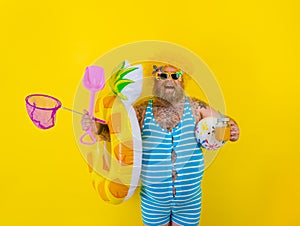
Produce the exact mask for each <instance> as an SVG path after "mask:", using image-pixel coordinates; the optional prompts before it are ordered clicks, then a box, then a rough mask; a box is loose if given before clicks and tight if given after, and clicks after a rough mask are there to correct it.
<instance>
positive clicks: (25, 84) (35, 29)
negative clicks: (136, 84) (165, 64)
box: [0, 0, 300, 226]
mask: <svg viewBox="0 0 300 226" xmlns="http://www.w3.org/2000/svg"><path fill="white" fill-rule="evenodd" d="M299 9H300V7H299V1H298V0H285V1H283V0H282V1H279V0H273V1H271V0H266V1H261V0H252V1H246V2H245V1H238V0H231V1H196V0H195V1H189V0H186V1H172V2H171V1H170V2H164V1H156V0H154V1H147V2H145V1H127V2H125V1H124V2H121V1H118V2H117V1H105V2H104V1H101V0H98V1H88V0H87V1H58V0H54V1H46V2H43V1H16V0H10V1H8V0H1V1H0V21H1V22H0V23H1V36H0V48H1V49H0V53H1V59H0V64H1V68H0V70H1V82H0V84H1V89H0V90H1V127H2V129H1V144H2V145H1V148H0V150H1V152H0V153H1V156H0V176H1V177H0V225H3V226H4V225H5V226H9V225H22V226H27V225H28V226H34V225H39V226H40V225H74V226H75V225H128V226H132V225H141V213H140V208H139V205H140V203H139V196H138V194H135V195H134V197H133V198H132V199H130V200H129V201H128V202H126V203H125V204H122V205H120V206H112V205H108V204H105V203H103V202H102V201H101V200H100V198H99V197H98V196H97V194H96V193H95V191H94V190H93V188H92V186H91V183H90V178H89V174H88V171H87V166H86V164H85V162H84V161H83V158H82V157H81V154H80V152H79V151H78V148H77V145H76V142H75V140H74V135H73V129H72V115H71V113H69V112H67V111H64V110H60V111H59V112H58V115H57V116H58V117H57V121H56V126H55V127H54V128H52V129H51V130H46V131H42V130H39V129H37V128H35V127H34V125H33V124H32V122H31V121H30V120H29V118H28V116H27V113H26V110H25V101H24V98H25V97H26V96H27V95H28V94H31V93H46V94H49V95H53V96H55V97H57V98H59V99H61V100H62V102H63V105H64V106H66V107H72V104H73V98H74V93H75V92H76V89H77V85H78V84H79V83H80V79H81V76H82V75H83V71H84V68H85V67H86V66H87V65H90V64H92V63H93V62H94V61H95V60H96V59H97V58H98V57H99V56H101V55H103V54H104V53H106V52H107V51H109V50H111V49H112V48H115V47H117V46H119V45H122V44H126V43H128V42H133V41H138V40H149V39H150V40H164V41H170V42H174V43H176V44H179V45H183V46H185V47H186V48H188V49H190V50H192V51H194V52H195V53H196V54H198V55H199V56H200V57H201V58H202V59H203V60H204V61H205V62H206V63H207V64H208V65H209V67H210V68H211V70H212V71H213V72H214V74H215V76H216V79H217V80H218V82H219V84H220V86H221V87H222V90H223V93H224V97H225V101H226V107H227V113H228V114H229V115H230V116H232V117H234V118H235V119H236V120H237V121H238V122H239V125H240V127H241V138H240V141H238V142H237V143H232V144H228V145H226V146H225V147H224V148H223V149H222V150H221V152H220V154H219V155H218V157H217V159H216V160H215V161H214V163H213V164H212V165H211V166H210V167H209V168H208V169H207V170H206V173H205V176H204V181H203V211H202V216H201V225H202V226H205V225H206V226H253V225H256V226H268V225H270V226H277V225H288V226H296V225H300V217H299V212H300V211H299V210H300V208H299V202H300V195H299V190H300V183H299V172H300V168H299V156H300V154H299V143H298V141H299V140H298V135H299V127H300V123H299V122H300V119H299V113H300V111H299V100H300V95H299V82H300V79H299V77H300V76H299V58H300V54H299V52H300V48H299V39H300V37H299V22H300V20H299V19H300V18H299V16H298V15H299ZM297 14H298V15H297ZM297 129H298V130H297Z"/></svg>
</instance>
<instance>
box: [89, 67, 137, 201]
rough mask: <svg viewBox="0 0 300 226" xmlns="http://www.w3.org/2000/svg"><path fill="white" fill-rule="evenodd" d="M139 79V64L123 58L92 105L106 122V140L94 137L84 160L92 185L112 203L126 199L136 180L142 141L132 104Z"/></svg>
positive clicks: (131, 191) (133, 189) (103, 197)
mask: <svg viewBox="0 0 300 226" xmlns="http://www.w3.org/2000/svg"><path fill="white" fill-rule="evenodd" d="M141 80H142V67H141V66H140V65H137V66H134V67H133V66H132V67H130V66H129V65H128V63H127V62H126V61H124V62H123V64H122V66H121V69H120V70H118V71H117V72H116V73H115V74H113V75H112V76H111V78H110V80H109V81H108V85H109V88H110V92H108V94H106V95H101V93H100V97H98V100H97V104H96V112H95V115H96V117H98V118H101V119H103V120H105V121H106V123H107V126H108V128H109V135H110V141H103V140H100V139H98V142H97V148H96V150H94V151H90V152H89V153H87V161H88V165H89V172H90V173H91V175H92V183H93V187H94V188H95V190H96V191H97V193H98V194H99V196H100V197H101V198H102V199H103V200H104V201H106V202H109V203H112V204H119V203H122V202H124V201H126V200H127V199H128V198H130V197H131V196H132V195H133V193H134V191H135V189H136V187H137V186H138V182H139V177H140V172H141V161H142V140H141V134H140V127H139V124H138V120H137V118H136V113H135V110H134V108H133V106H132V103H133V102H134V101H135V100H136V99H137V98H138V97H139V95H140V93H141V89H142V81H141ZM124 84H125V86H124ZM126 84H127V86H126ZM118 85H119V86H118ZM120 87H121V88H120ZM99 172H101V173H99Z"/></svg>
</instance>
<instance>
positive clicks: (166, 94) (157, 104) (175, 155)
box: [82, 65, 239, 226]
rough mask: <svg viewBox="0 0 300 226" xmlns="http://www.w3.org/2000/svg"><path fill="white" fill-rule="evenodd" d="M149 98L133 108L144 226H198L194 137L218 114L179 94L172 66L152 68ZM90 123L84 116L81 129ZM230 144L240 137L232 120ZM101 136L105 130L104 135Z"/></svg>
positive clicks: (198, 161) (198, 153) (198, 157)
mask: <svg viewBox="0 0 300 226" xmlns="http://www.w3.org/2000/svg"><path fill="white" fill-rule="evenodd" d="M153 68H154V69H155V71H154V72H153V74H155V81H154V87H153V97H152V98H150V99H149V100H147V101H145V102H143V103H141V104H138V105H137V106H135V111H136V114H137V118H138V121H139V125H140V128H141V135H142V142H143V157H142V171H141V193H140V194H141V202H142V217H143V223H144V225H146V226H158V225H163V226H167V225H172V226H177V225H195V226H196V225H199V221H200V213H201V196H202V192H201V181H202V176H203V171H204V157H203V153H202V150H201V148H200V147H199V145H198V144H197V141H196V138H195V127H196V125H197V123H198V122H199V121H200V120H201V119H203V118H206V117H217V118H220V117H221V115H220V114H219V113H217V112H216V111H215V110H214V109H213V108H211V107H210V106H209V105H207V104H206V103H204V102H203V101H201V100H198V99H196V98H190V97H187V96H186V95H185V93H184V82H183V77H184V73H183V72H182V71H181V70H180V69H178V68H176V67H174V66H172V65H165V66H162V67H160V68H158V67H156V66H153ZM93 124H94V122H93V121H92V119H91V118H90V116H88V113H86V115H85V116H84V117H83V119H82V128H83V129H84V130H86V129H88V128H89V127H90V126H92V127H94V128H99V127H96V126H95V125H93ZM229 124H230V129H231V137H230V140H231V141H236V140H238V138H239V128H238V125H237V124H236V123H235V122H234V121H233V120H232V119H231V120H230V122H229ZM102 131H107V130H105V129H104V130H103V129H102Z"/></svg>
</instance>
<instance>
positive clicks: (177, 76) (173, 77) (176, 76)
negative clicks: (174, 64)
mask: <svg viewBox="0 0 300 226" xmlns="http://www.w3.org/2000/svg"><path fill="white" fill-rule="evenodd" d="M171 76H172V79H173V80H177V79H179V77H180V76H179V75H178V74H176V73H174V74H171Z"/></svg>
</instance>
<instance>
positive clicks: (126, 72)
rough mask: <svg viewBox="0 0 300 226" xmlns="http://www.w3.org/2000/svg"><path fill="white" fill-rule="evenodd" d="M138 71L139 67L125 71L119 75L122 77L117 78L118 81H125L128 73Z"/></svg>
mask: <svg viewBox="0 0 300 226" xmlns="http://www.w3.org/2000/svg"><path fill="white" fill-rule="evenodd" d="M137 69H138V68H137V67H134V68H126V69H123V70H122V72H121V73H120V74H119V76H120V77H119V78H117V80H119V79H123V78H124V77H125V75H127V74H128V73H130V72H132V71H135V70H137Z"/></svg>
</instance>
